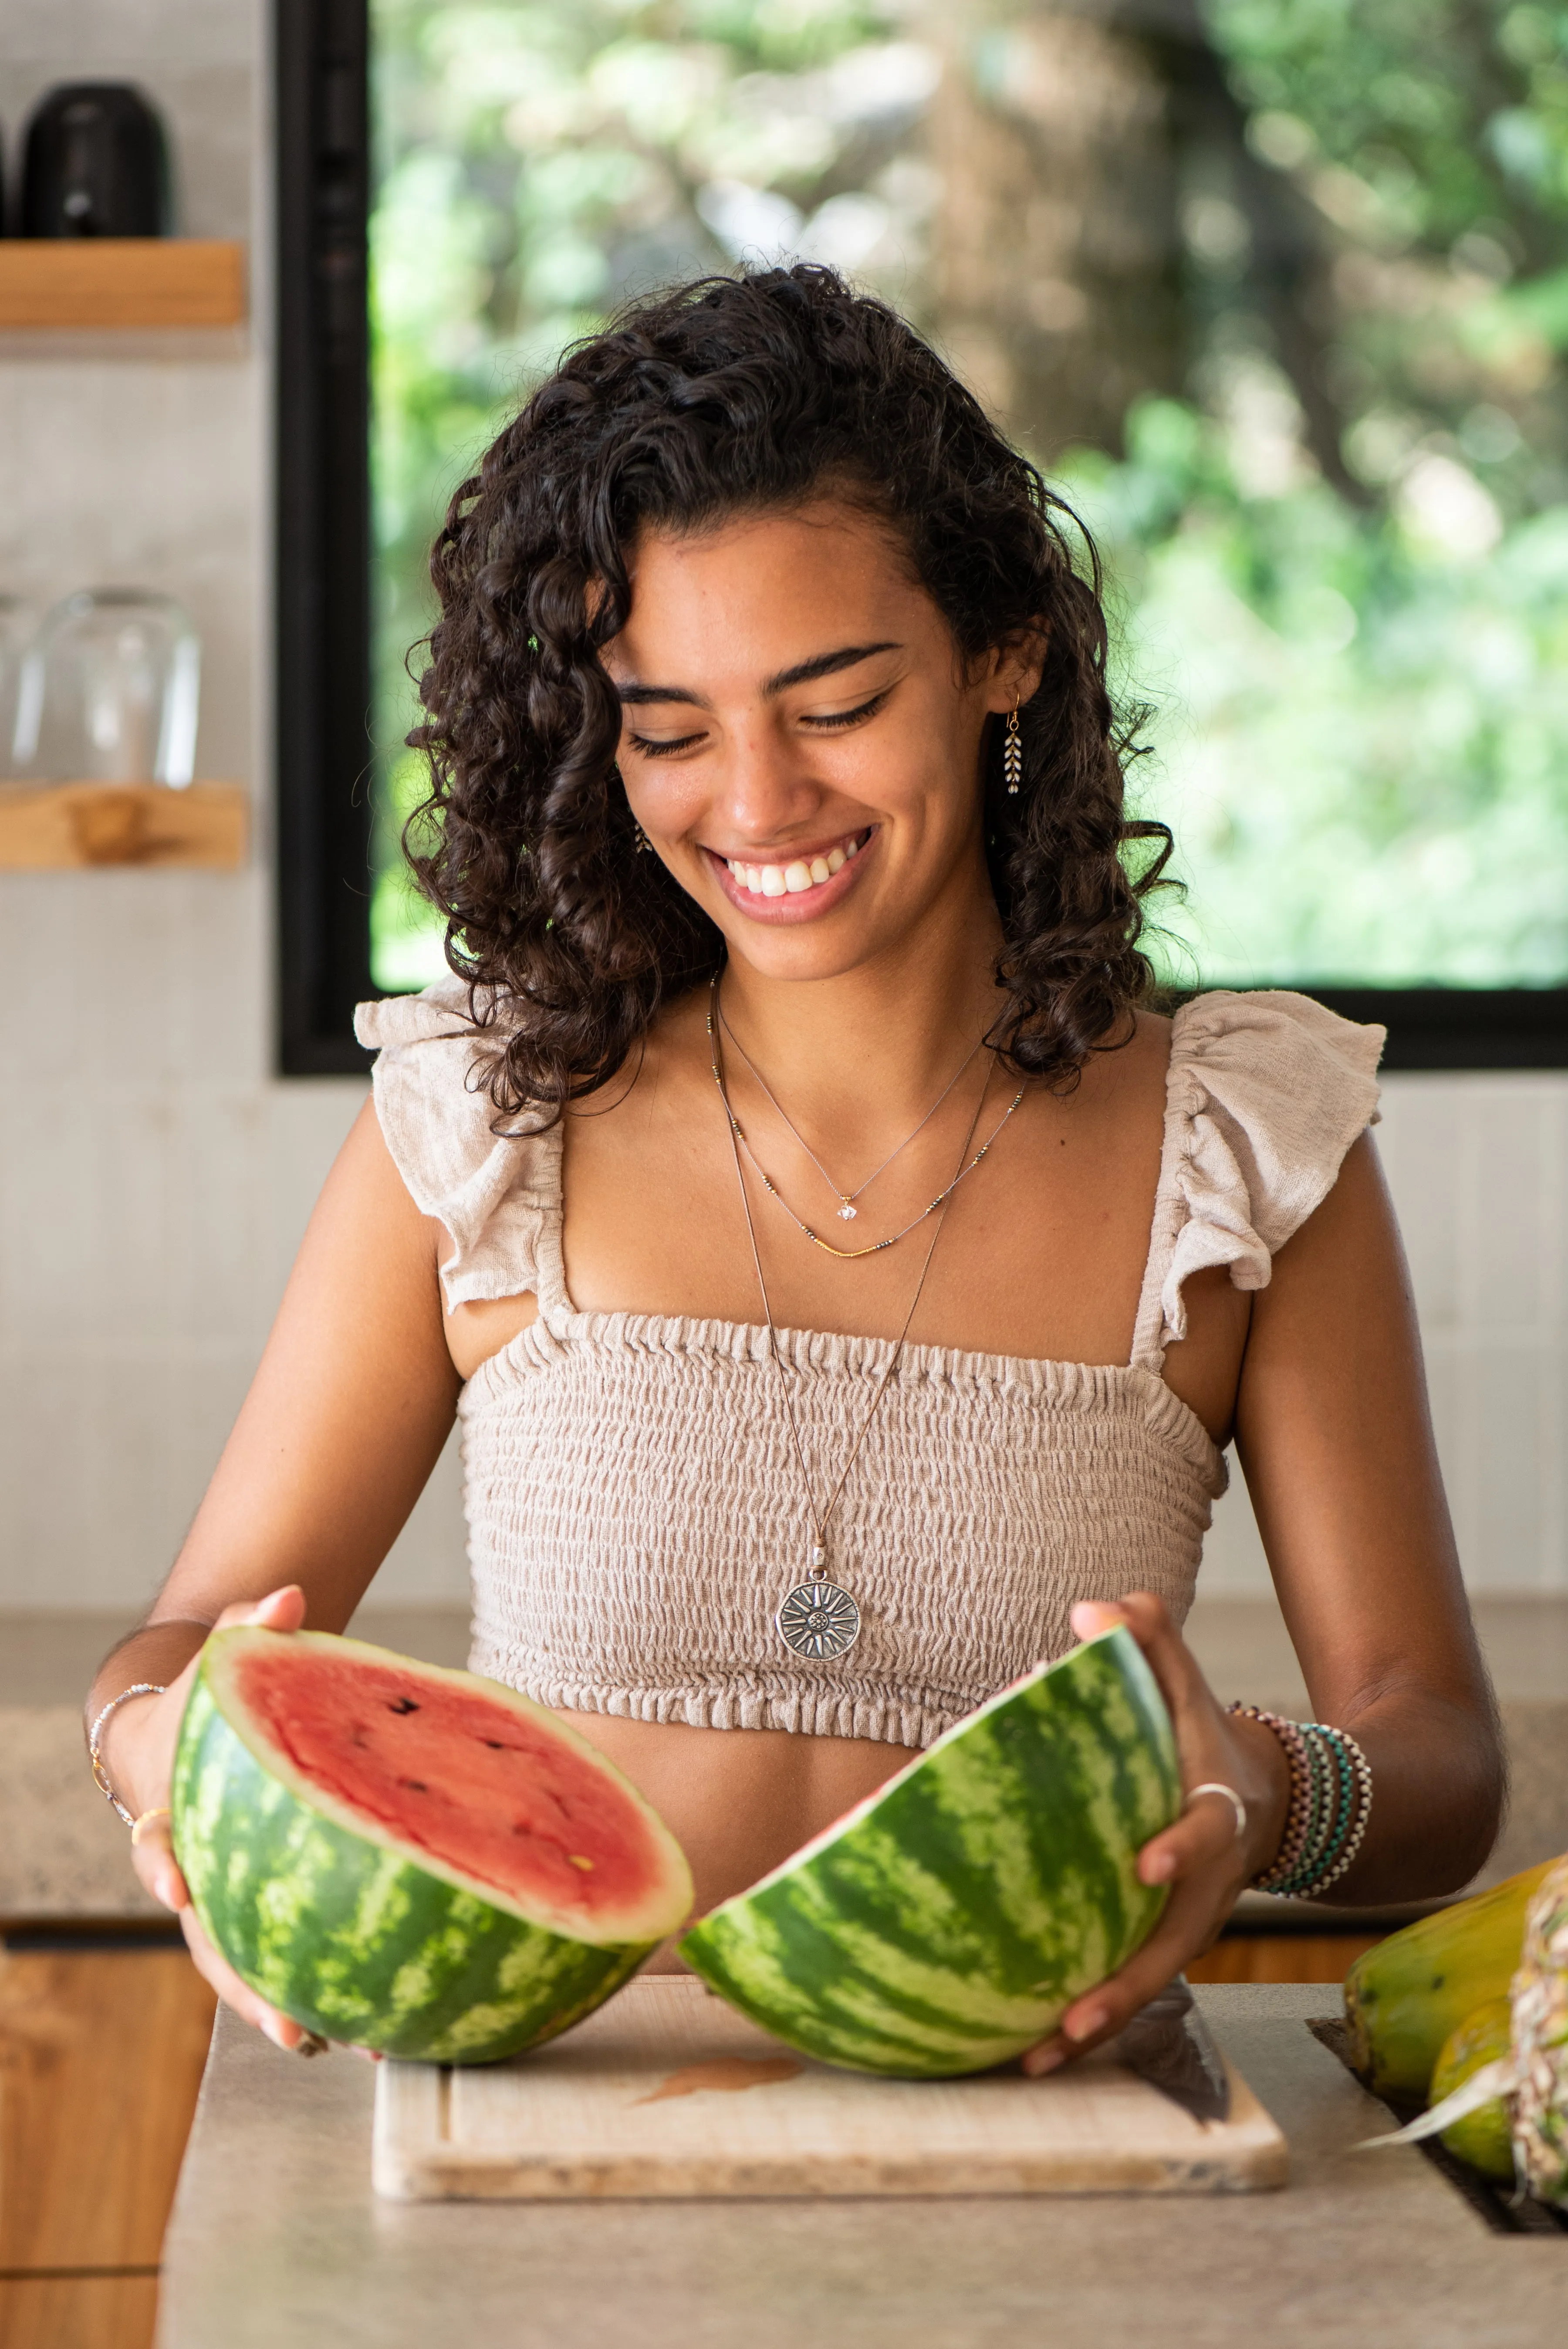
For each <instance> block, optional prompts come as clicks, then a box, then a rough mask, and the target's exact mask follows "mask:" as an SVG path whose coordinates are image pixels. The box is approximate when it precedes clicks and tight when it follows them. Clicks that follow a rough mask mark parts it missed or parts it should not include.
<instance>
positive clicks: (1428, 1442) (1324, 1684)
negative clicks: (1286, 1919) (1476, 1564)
mask: <svg viewBox="0 0 1568 2349" xmlns="http://www.w3.org/2000/svg"><path fill="white" fill-rule="evenodd" d="M1236 1448H1237V1451H1238V1453H1239V1454H1240V1456H1241V1460H1242V1464H1243V1469H1244V1471H1245V1474H1246V1479H1247V1485H1248V1490H1249V1491H1250V1493H1251V1495H1252V1497H1253V1506H1254V1508H1255V1509H1256V1512H1257V1518H1258V1524H1259V1527H1260V1529H1261V1531H1262V1534H1263V1538H1264V1547H1265V1548H1266V1549H1267V1551H1268V1557H1269V1564H1270V1567H1271V1568H1272V1570H1273V1573H1274V1581H1275V1585H1276V1587H1277V1588H1278V1591H1279V1597H1280V1603H1281V1606H1282V1608H1283V1609H1284V1616H1285V1620H1286V1622H1287V1624H1288V1626H1289V1628H1290V1632H1291V1636H1292V1639H1293V1640H1294V1641H1295V1649H1296V1652H1297V1654H1298V1656H1299V1657H1300V1659H1301V1663H1302V1669H1303V1671H1304V1672H1305V1677H1306V1682H1307V1687H1308V1689H1309V1691H1310V1692H1311V1696H1312V1702H1313V1706H1314V1708H1315V1713H1316V1714H1317V1716H1318V1717H1319V1718H1320V1719H1322V1720H1325V1721H1327V1722H1330V1723H1334V1724H1335V1725H1336V1726H1337V1727H1339V1728H1343V1729H1346V1730H1348V1731H1349V1732H1350V1733H1352V1735H1353V1736H1354V1737H1355V1738H1356V1739H1357V1743H1358V1744H1360V1745H1361V1747H1362V1749H1363V1751H1364V1752H1365V1754H1366V1755H1367V1762H1368V1764H1370V1767H1371V1771H1372V1781H1373V1804H1372V1812H1371V1817H1370V1824H1369V1826H1368V1829H1367V1837H1366V1840H1365V1842H1364V1843H1363V1845H1362V1847H1361V1850H1360V1853H1359V1855H1358V1857H1357V1861H1356V1864H1355V1866H1354V1868H1351V1869H1350V1870H1349V1871H1348V1872H1347V1873H1346V1875H1345V1876H1344V1877H1342V1878H1340V1879H1339V1882H1338V1883H1337V1884H1336V1887H1335V1898H1336V1899H1338V1900H1345V1901H1350V1902H1367V1901H1377V1900H1414V1899H1428V1898H1430V1897H1433V1896H1435V1895H1437V1894H1439V1893H1443V1892H1451V1891H1455V1890H1457V1889H1459V1888H1460V1886H1461V1885H1463V1884H1465V1883H1467V1882H1468V1881H1469V1879H1470V1877H1472V1876H1473V1875H1474V1873H1475V1871H1476V1869H1477V1868H1480V1865H1481V1862H1482V1861H1483V1860H1484V1859H1485V1857H1486V1856H1487V1853H1488V1852H1489V1851H1490V1850H1491V1845H1492V1842H1493V1839H1494V1838H1495V1837H1496V1834H1497V1827H1498V1821H1499V1818H1500V1816H1501V1806H1502V1796H1503V1787H1504V1771H1503V1761H1502V1750H1501V1743H1500V1739H1499V1734H1498V1726H1497V1716H1496V1709H1495V1706H1494V1705H1493V1702H1492V1696H1491V1687H1490V1684H1489V1682H1488V1681H1487V1676H1486V1671H1485V1668H1484V1666H1483V1665H1482V1663H1481V1660H1480V1652H1479V1651H1478V1649H1477V1646H1476V1640H1475V1633H1474V1630H1473V1629H1472V1627H1471V1623H1470V1609H1469V1607H1468V1605H1467V1603H1466V1599H1465V1595H1464V1587H1463V1584H1462V1581H1461V1579H1460V1568H1459V1559H1458V1557H1457V1554H1456V1551H1455V1547H1454V1538H1453V1530H1452V1527H1451V1526H1450V1525H1449V1514H1448V1507H1447V1505H1446V1503H1445V1501H1444V1498H1443V1489H1442V1480H1441V1478H1440V1476H1439V1471H1438V1462H1437V1452H1436V1447H1435V1445H1434V1444H1433V1441H1432V1431H1431V1422H1430V1417H1429V1412H1428V1408H1427V1394H1426V1382H1425V1378H1424V1375H1423V1371H1422V1367H1421V1350H1420V1340H1419V1335H1418V1330H1417V1325H1416V1314H1415V1308H1414V1304H1413V1302H1412V1299H1411V1295H1410V1285H1409V1277H1408V1272H1407V1269H1406V1266H1405V1259H1404V1252H1403V1250H1402V1248H1401V1247H1400V1245H1399V1236H1398V1227H1397V1226H1396V1224H1395V1220H1394V1215H1393V1209H1392V1207H1391V1206H1390V1203H1389V1199H1388V1195H1387V1189H1386V1187H1385V1185H1384V1182H1383V1177H1382V1172H1381V1169H1380V1168H1379V1166H1378V1163H1377V1154H1376V1151H1375V1150H1374V1148H1373V1146H1372V1143H1371V1140H1370V1137H1369V1136H1365V1135H1364V1136H1363V1137H1362V1139H1361V1140H1360V1141H1359V1142H1357V1143H1356V1144H1355V1146H1354V1147H1353V1148H1352V1150H1351V1151H1350V1153H1349V1154H1348V1155H1347V1157H1346V1161H1345V1164H1344V1167H1343V1169H1342V1171H1341V1173H1340V1176H1339V1180H1338V1182H1337V1183H1336V1185H1335V1187H1334V1189H1333V1190H1332V1191H1331V1192H1330V1193H1329V1195H1328V1197H1327V1198H1326V1200H1325V1201H1324V1202H1323V1204H1322V1206H1320V1207H1319V1208H1318V1209H1317V1211H1316V1213H1315V1215H1313V1216H1310V1217H1309V1218H1308V1220H1307V1222H1306V1223H1305V1225H1304V1226H1302V1228H1301V1230H1300V1231H1299V1232H1297V1233H1296V1234H1295V1237H1294V1238H1292V1239H1291V1240H1290V1241H1289V1242H1288V1243H1287V1244H1286V1246H1285V1247H1283V1248H1282V1249H1281V1250H1280V1252H1279V1255H1278V1256H1277V1257H1275V1259H1274V1276H1273V1278H1272V1280H1271V1282H1270V1285H1269V1287H1268V1288H1265V1289H1263V1290H1261V1291H1260V1292H1259V1293H1258V1295H1257V1296H1256V1297H1255V1298H1254V1299H1253V1310H1252V1320H1251V1330H1250V1333H1249V1336H1248V1339H1247V1344H1246V1350H1245V1354H1244V1356H1243V1365H1242V1373H1241V1381H1240V1390H1239V1393H1238V1397H1237V1404H1236ZM1118 1619H1123V1620H1125V1621H1126V1622H1127V1623H1128V1624H1129V1626H1130V1629H1131V1630H1132V1631H1133V1632H1134V1634H1135V1635H1136V1637H1137V1638H1138V1640H1140V1644H1141V1645H1142V1646H1143V1648H1144V1650H1145V1651H1146V1653H1147V1654H1148V1656H1149V1658H1150V1662H1151V1663H1152V1665H1153V1667H1154V1670H1155V1671H1156V1673H1157V1675H1158V1676H1159V1679H1160V1681H1161V1686H1162V1688H1163V1689H1164V1692H1165V1695H1166V1698H1167V1701H1168V1702H1169V1703H1170V1706H1171V1715H1172V1719H1173V1721H1174V1723H1175V1725H1176V1731H1177V1740H1178V1744H1179V1746H1180V1749H1181V1766H1182V1776H1183V1782H1184V1783H1185V1784H1186V1785H1188V1786H1194V1785H1200V1784H1202V1782H1203V1781H1205V1780H1218V1781H1222V1782H1223V1783H1226V1784H1229V1785H1233V1786H1235V1787H1236V1788H1237V1789H1238V1790H1239V1791H1240V1793H1241V1794H1242V1795H1243V1798H1244V1800H1245V1803H1246V1806H1247V1811H1248V1815H1249V1816H1248V1826H1247V1831H1246V1833H1245V1835H1244V1836H1243V1837H1238V1836H1237V1834H1236V1831H1235V1825H1234V1820H1233V1814H1232V1812H1231V1810H1230V1807H1229V1806H1228V1805H1227V1804H1226V1803H1225V1802H1224V1801H1223V1800H1222V1799H1221V1798H1220V1797H1217V1796H1205V1797H1203V1798H1202V1800H1201V1801H1200V1802H1198V1803H1196V1804H1194V1806H1192V1808H1191V1810H1190V1811H1188V1812H1186V1813H1185V1814H1184V1815H1183V1816H1182V1817H1181V1819H1180V1820H1179V1821H1178V1822H1177V1823H1176V1825H1175V1826H1172V1827H1171V1828H1170V1829H1168V1830H1167V1832H1166V1833H1165V1834H1164V1835H1162V1836H1157V1837H1155V1838H1154V1840H1153V1841H1152V1842H1151V1843H1150V1844H1147V1845H1146V1846H1145V1847H1144V1849H1143V1850H1142V1852H1141V1853H1140V1856H1139V1873H1140V1876H1141V1877H1142V1878H1143V1880H1144V1882H1145V1883H1148V1884H1153V1883H1169V1884H1170V1885H1171V1900H1170V1902H1169V1904H1168V1906H1167V1908H1166V1911H1165V1914H1164V1916H1163V1917H1162V1918H1161V1922H1160V1925H1159V1927H1158V1929H1157V1930H1156V1931H1155V1933H1154V1934H1153V1935H1152V1937H1151V1938H1150V1940H1149V1941H1148V1942H1147V1943H1146V1944H1145V1946H1144V1948H1143V1949H1142V1950H1140V1952H1139V1953H1138V1955H1137V1957H1136V1958H1134V1959H1133V1960H1132V1961H1131V1962H1130V1964H1129V1965H1127V1966H1125V1967H1124V1968H1123V1969H1122V1971H1121V1972H1120V1973H1119V1974H1116V1975H1114V1976H1113V1977H1112V1978H1111V1979H1110V1981H1109V1982H1103V1983H1101V1984H1099V1987H1098V1988H1097V1989H1095V1990H1093V1991H1090V1992H1088V1994H1087V1995H1086V1996H1085V1997H1083V1998H1081V1999H1079V2000H1078V2001H1077V2002H1075V2003H1074V2005H1073V2006H1071V2007H1070V2008H1069V2009H1068V2012H1067V2013H1066V2014H1065V2015H1064V2016H1063V2018H1062V2023H1061V2029H1060V2032H1059V2033H1058V2034H1057V2036H1056V2037H1055V2038H1053V2039H1051V2040H1048V2041H1046V2042H1043V2043H1042V2044H1041V2045H1040V2046H1039V2047H1038V2048H1036V2049H1033V2050H1031V2052H1030V2054H1029V2055H1028V2056H1027V2057H1026V2059H1025V2062H1026V2068H1027V2069H1029V2070H1031V2071H1048V2070H1050V2069H1051V2068H1052V2066H1053V2064H1057V2063H1060V2062H1061V2061H1062V2060H1063V2059H1064V2057H1065V2056H1066V2055H1067V2054H1072V2053H1076V2052H1078V2051H1080V2050H1081V2049H1083V2048H1085V2047H1088V2046H1091V2045H1093V2044H1095V2042H1096V2041H1097V2040H1099V2039H1102V2038H1105V2037H1107V2036H1108V2035H1109V2034H1110V2033H1113V2032H1116V2031H1119V2030H1120V2028H1121V2027H1122V2025H1123V2024H1124V2023H1126V2022H1127V2021H1128V2020H1129V2018H1130V2016H1131V2015H1132V2014H1133V2013H1136V2011H1137V2009H1138V2008H1139V2007H1140V2005H1142V2004H1143V2003H1144V2002H1145V2001H1146V2000H1148V1999H1150V1998H1151V1997H1153V1996H1154V1995H1155V1993H1156V1992H1158V1991H1159V1990H1160V1989H1161V1987H1162V1986H1163V1984H1164V1983H1165V1982H1167V1981H1169V1979H1170V1978H1171V1975H1172V1974H1173V1973H1174V1972H1176V1971H1178V1970H1179V1969H1180V1968H1181V1966H1183V1965H1185V1964H1186V1963H1187V1962H1188V1961H1189V1960H1190V1959H1191V1958H1193V1957H1195V1956H1197V1955H1198V1954H1199V1953H1200V1952H1201V1951H1203V1950H1206V1949H1207V1948H1208V1947H1209V1946H1210V1944H1211V1943H1212V1941H1213V1940H1214V1939H1215V1937H1216V1935H1217V1934H1218V1932H1219V1930H1220V1928H1221V1926H1222V1924H1223V1922H1224V1920H1225V1918H1226V1917H1227V1916H1228V1915H1229V1913H1230V1910H1231V1908H1232V1906H1233V1902H1234V1900H1235V1898H1236V1895H1237V1893H1238V1892H1240V1891H1241V1889H1243V1886H1244V1885H1245V1884H1246V1883H1247V1882H1248V1881H1249V1880H1250V1878H1253V1876H1255V1875H1257V1874H1258V1873H1259V1872H1260V1871H1261V1870H1262V1869H1264V1868H1266V1867H1267V1866H1268V1865H1269V1863H1270V1861H1271V1859H1272V1858H1273V1857H1274V1852H1275V1851H1276V1850H1277V1848H1278V1847H1279V1843H1280V1838H1281V1836H1282V1833H1283V1829H1284V1812H1285V1801H1286V1795H1287V1791H1288V1775H1287V1771H1286V1766H1285V1763H1284V1754H1283V1752H1282V1750H1281V1748H1280V1747H1279V1745H1278V1744H1277V1743H1276V1741H1275V1740H1274V1736H1273V1733H1272V1732H1270V1731H1269V1730H1268V1729H1267V1728H1266V1727H1264V1725H1263V1724H1262V1723H1256V1722H1253V1721H1249V1720H1243V1719H1238V1718H1237V1717H1235V1716H1234V1715H1230V1714H1227V1713H1224V1712H1223V1711H1222V1708H1221V1706H1220V1705H1219V1703H1218V1702H1217V1701H1216V1699H1215V1698H1214V1696H1213V1695H1212V1692H1210V1690H1209V1689H1208V1687H1207V1686H1206V1684H1205V1683H1204V1682H1203V1679H1202V1673H1201V1672H1200V1671H1199V1670H1198V1667H1197V1664H1196V1662H1195V1661H1194V1659H1193V1657H1192V1655H1191V1651H1190V1650H1189V1649H1188V1648H1187V1647H1186V1645H1185V1643H1184V1642H1183V1641H1182V1640H1181V1637H1180V1635H1179V1634H1178V1632H1177V1631H1176V1630H1175V1629H1174V1627H1173V1626H1172V1624H1171V1620H1170V1618H1169V1616H1168V1615H1167V1614H1166V1611H1165V1609H1164V1608H1163V1607H1162V1606H1161V1603H1160V1601H1159V1600H1158V1599H1153V1598H1150V1596H1149V1595H1148V1594H1147V1593H1138V1594H1133V1595H1132V1596H1131V1597H1130V1599H1128V1601H1127V1602H1126V1604H1125V1607H1124V1608H1112V1607H1102V1606H1099V1605H1085V1606H1081V1607H1079V1608H1078V1609H1075V1610H1074V1616H1073V1622H1074V1628H1075V1630H1078V1633H1079V1636H1080V1637H1088V1636H1090V1635H1092V1634H1093V1633H1094V1632H1096V1631H1098V1630H1104V1629H1106V1628H1107V1627H1108V1625H1109V1624H1110V1623H1111V1622H1114V1621H1116V1620H1118Z"/></svg>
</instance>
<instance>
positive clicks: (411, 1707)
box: [387, 1696, 419, 1713]
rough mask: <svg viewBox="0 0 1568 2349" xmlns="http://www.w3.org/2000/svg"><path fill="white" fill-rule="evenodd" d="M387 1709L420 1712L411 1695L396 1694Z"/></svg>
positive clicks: (388, 1710)
mask: <svg viewBox="0 0 1568 2349" xmlns="http://www.w3.org/2000/svg"><path fill="white" fill-rule="evenodd" d="M418 1710H419V1708H418V1705H417V1704H416V1703H415V1702H414V1700H413V1698H412V1697H411V1696H395V1697H394V1698H393V1700H392V1702H391V1703H390V1704H389V1705H388V1706H387V1712H388V1713H418Z"/></svg>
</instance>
